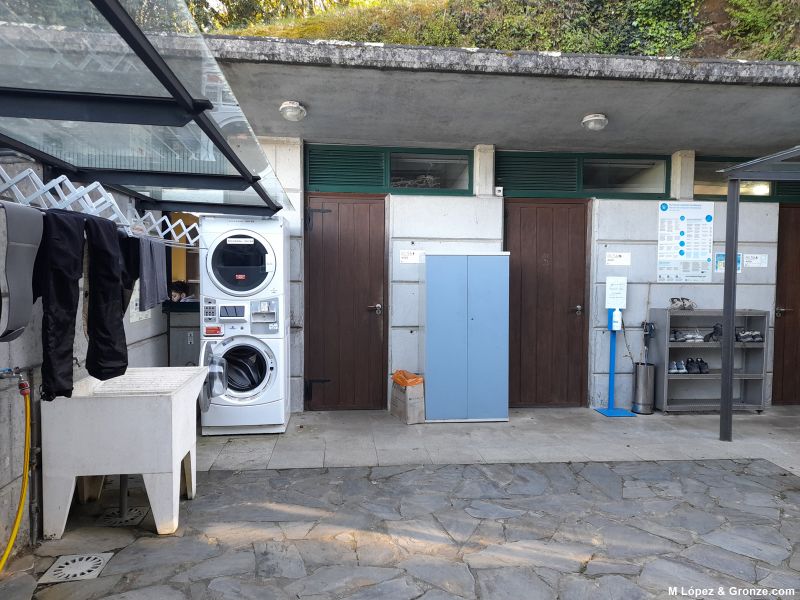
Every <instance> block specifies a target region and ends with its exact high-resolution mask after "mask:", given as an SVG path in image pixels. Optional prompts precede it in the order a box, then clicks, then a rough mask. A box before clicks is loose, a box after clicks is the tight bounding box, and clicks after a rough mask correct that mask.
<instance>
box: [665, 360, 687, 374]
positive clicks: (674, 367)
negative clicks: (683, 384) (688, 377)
mask: <svg viewBox="0 0 800 600" xmlns="http://www.w3.org/2000/svg"><path fill="white" fill-rule="evenodd" d="M667 372H668V373H669V374H670V375H676V374H678V373H680V374H682V375H685V374H686V373H688V372H689V371H687V370H686V365H685V364H684V362H683V361H682V360H679V361H674V360H673V361H672V362H670V363H669V368H668V369H667Z"/></svg>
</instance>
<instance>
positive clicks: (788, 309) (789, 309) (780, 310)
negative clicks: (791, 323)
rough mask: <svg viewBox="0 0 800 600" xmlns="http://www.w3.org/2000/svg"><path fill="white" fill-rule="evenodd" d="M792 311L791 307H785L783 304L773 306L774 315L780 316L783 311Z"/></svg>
mask: <svg viewBox="0 0 800 600" xmlns="http://www.w3.org/2000/svg"><path fill="white" fill-rule="evenodd" d="M793 311H794V309H793V308H785V307H783V306H776V307H775V316H776V317H782V316H783V313H787V312H793Z"/></svg>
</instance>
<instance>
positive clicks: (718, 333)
mask: <svg viewBox="0 0 800 600" xmlns="http://www.w3.org/2000/svg"><path fill="white" fill-rule="evenodd" d="M703 341H704V342H720V341H722V323H714V329H713V330H712V331H711V332H710V333H707V334H706V335H705V337H704V338H703Z"/></svg>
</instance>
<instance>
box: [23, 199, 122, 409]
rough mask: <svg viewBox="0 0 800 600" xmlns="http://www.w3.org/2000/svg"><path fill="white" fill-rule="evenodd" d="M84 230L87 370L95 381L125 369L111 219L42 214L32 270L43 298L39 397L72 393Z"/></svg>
mask: <svg viewBox="0 0 800 600" xmlns="http://www.w3.org/2000/svg"><path fill="white" fill-rule="evenodd" d="M84 231H85V232H86V239H87V243H88V245H89V282H88V284H89V298H88V299H87V300H88V302H89V322H88V331H89V349H88V352H87V355H86V368H87V370H88V371H89V374H90V375H92V376H93V377H96V378H98V379H110V378H112V377H116V376H118V375H122V374H123V373H125V370H126V369H127V366H128V349H127V345H126V341H125V330H124V327H123V323H122V315H123V310H122V292H121V289H122V283H121V280H120V261H121V260H122V258H121V255H120V248H119V241H118V237H117V230H116V226H115V225H114V223H112V222H111V221H109V220H108V219H103V218H101V217H91V216H87V215H82V214H80V213H75V212H70V211H66V210H58V209H51V210H48V211H47V212H46V213H45V218H44V232H43V235H42V244H41V246H40V248H39V254H38V256H37V259H36V268H35V272H34V290H35V295H36V296H37V297H38V296H41V297H42V308H43V313H44V314H43V317H42V351H43V361H42V399H43V400H52V399H53V398H55V397H56V396H66V397H70V396H71V395H72V384H73V380H72V364H73V358H72V351H73V343H74V339H75V320H76V314H77V311H78V299H79V290H78V281H79V280H80V278H81V276H82V274H83V247H84Z"/></svg>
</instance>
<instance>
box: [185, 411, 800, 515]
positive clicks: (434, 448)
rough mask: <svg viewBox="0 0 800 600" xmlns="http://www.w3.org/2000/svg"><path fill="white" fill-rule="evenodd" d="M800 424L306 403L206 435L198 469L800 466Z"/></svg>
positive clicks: (759, 418)
mask: <svg viewBox="0 0 800 600" xmlns="http://www.w3.org/2000/svg"><path fill="white" fill-rule="evenodd" d="M798 428H800V410H798V407H795V406H787V407H775V406H773V407H770V408H769V410H768V411H765V412H764V413H763V414H760V415H759V414H748V413H742V414H738V413H737V414H735V415H734V427H733V430H734V440H733V442H721V441H719V415H715V414H699V415H698V414H686V415H681V414H675V415H663V414H661V413H656V414H653V415H642V416H639V417H636V418H635V419H608V418H606V417H604V416H602V415H600V414H599V413H597V412H595V411H593V410H591V409H588V408H564V409H553V408H544V409H511V410H510V411H509V421H508V422H507V423H448V424H441V423H428V424H419V425H405V424H404V423H402V422H401V421H400V420H399V419H397V418H396V417H393V416H392V415H390V414H389V413H388V412H387V411H333V412H305V413H300V414H294V415H292V418H291V421H290V422H289V428H288V430H287V431H286V433H283V434H280V435H272V436H249V437H247V436H232V437H230V438H228V437H225V436H219V437H217V436H214V437H204V438H200V439H199V440H198V470H209V469H221V470H249V469H252V470H262V469H290V468H319V467H339V466H354V465H360V466H378V465H381V466H389V465H407V464H431V463H432V464H441V465H447V464H481V463H488V464H499V463H503V464H512V463H522V464H527V463H565V462H569V461H572V462H586V461H627V460H634V461H653V460H700V459H704V460H705V459H726V458H727V459H730V458H764V459H766V460H769V461H771V462H773V463H775V464H778V465H780V466H781V467H783V468H785V469H787V470H789V471H791V472H793V473H795V474H797V475H800V442H798V440H797V436H796V432H797V430H798ZM247 449H249V452H248V451H246V450H247ZM609 483H611V482H609ZM609 491H610V490H609ZM614 493H616V491H614ZM632 493H635V492H634V490H632V489H631V490H628V494H632ZM733 501H735V500H733ZM756 506H757V505H753V508H752V509H751V510H754V511H758V510H759V509H758V508H757V507H756ZM764 508H767V509H769V508H770V507H764Z"/></svg>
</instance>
